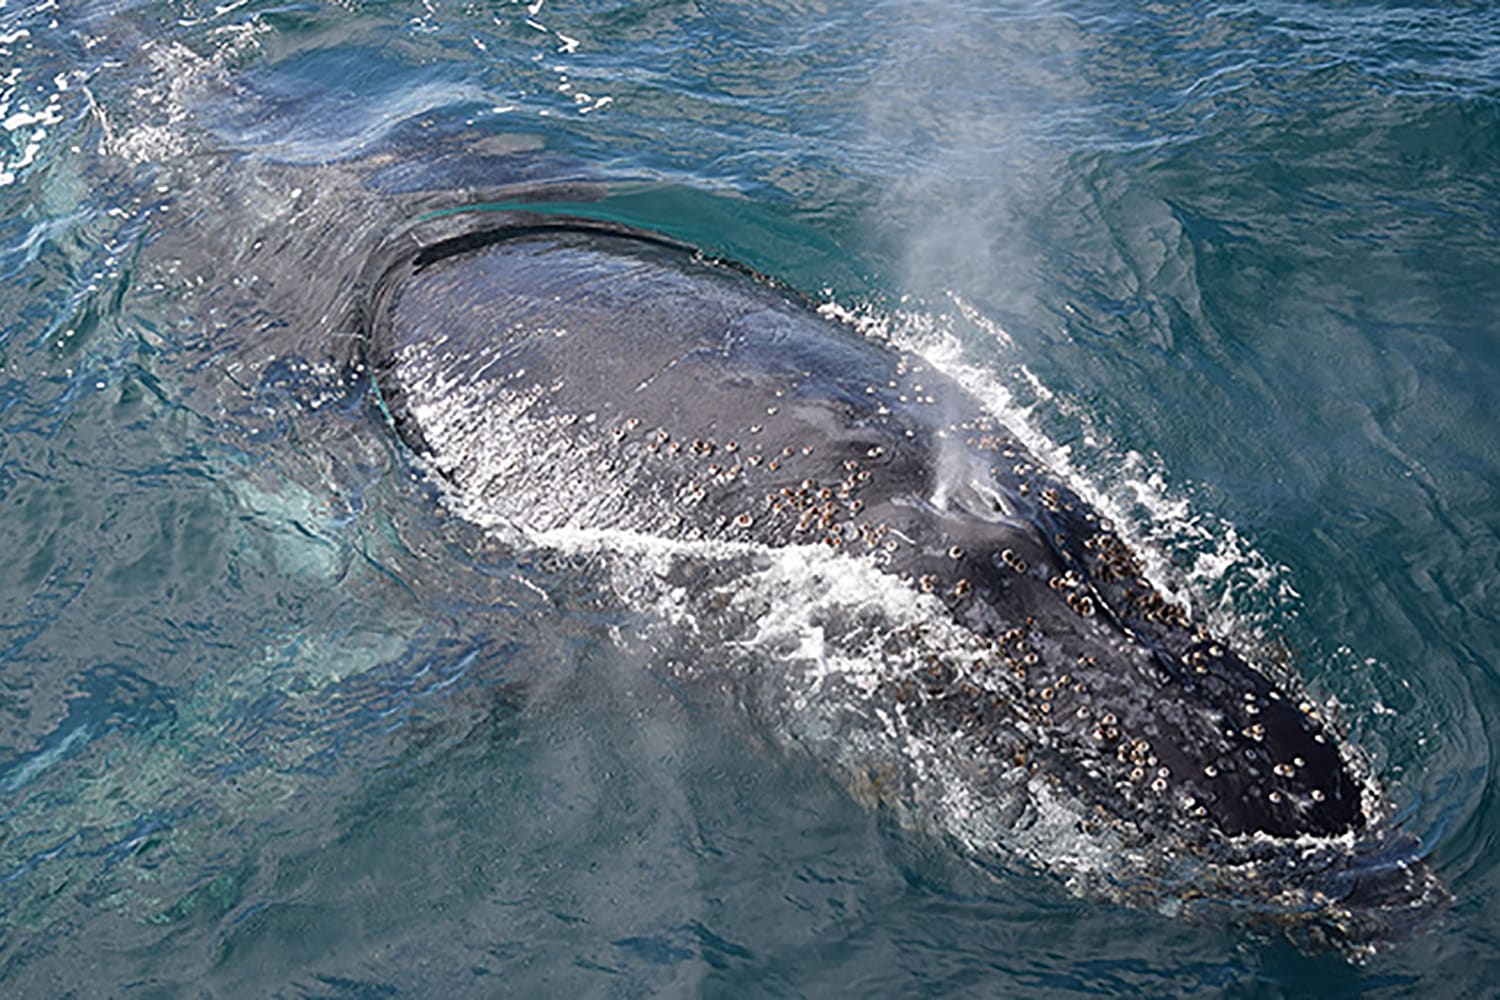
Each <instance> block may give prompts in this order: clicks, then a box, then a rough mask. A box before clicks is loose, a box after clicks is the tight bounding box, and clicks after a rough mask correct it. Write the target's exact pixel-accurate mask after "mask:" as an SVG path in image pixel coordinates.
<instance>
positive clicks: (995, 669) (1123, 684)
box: [354, 204, 1443, 951]
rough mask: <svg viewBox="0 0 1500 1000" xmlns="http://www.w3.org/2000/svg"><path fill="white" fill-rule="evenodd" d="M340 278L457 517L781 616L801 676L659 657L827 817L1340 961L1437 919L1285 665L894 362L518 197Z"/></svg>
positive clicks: (847, 332) (1400, 841) (391, 406)
mask: <svg viewBox="0 0 1500 1000" xmlns="http://www.w3.org/2000/svg"><path fill="white" fill-rule="evenodd" d="M359 284H360V288H361V291H360V306H359V309H358V315H357V317H356V318H355V320H354V326H355V327H356V328H357V330H358V333H359V342H360V350H361V352H362V356H363V360H364V363H365V364H367V365H368V367H369V371H370V373H371V375H372V379H373V383H374V385H375V387H376V392H377V393H378V397H379V402H380V405H381V407H382V408H383V410H384V412H385V413H386V414H387V416H388V418H389V419H390V421H391V422H392V424H393V425H394V427H395V429H396V431H397V433H398V434H399V435H400V437H401V438H402V439H403V440H404V441H405V442H406V443H407V444H408V445H409V446H410V448H411V449H412V451H413V452H414V453H415V454H416V455H417V456H418V457H419V459H420V461H422V462H424V463H425V464H426V466H427V468H428V469H429V470H430V471H431V473H432V474H433V476H434V477H435V478H436V479H438V480H439V481H440V482H441V483H442V484H443V485H444V489H445V491H446V493H447V494H448V496H449V497H450V499H451V500H452V502H454V503H455V505H456V506H457V507H458V508H459V509H460V510H461V511H462V512H463V513H464V514H465V515H466V516H469V517H472V518H475V519H477V520H480V521H482V522H484V523H487V524H492V525H496V526H505V527H506V528H508V529H515V530H518V531H519V532H520V533H521V534H523V535H524V536H525V537H527V538H529V539H531V540H532V544H536V545H539V546H544V547H545V546H552V547H556V548H571V549H573V550H575V551H576V550H578V549H579V548H580V547H581V548H585V549H588V550H589V551H590V552H592V553H593V554H595V555H600V554H607V555H608V556H609V558H611V559H613V561H614V564H615V565H616V566H617V567H618V569H619V572H620V573H621V574H625V575H629V574H632V573H633V577H632V579H633V581H634V582H633V583H632V584H631V586H633V587H636V588H637V590H635V591H633V593H635V594H636V595H637V596H639V594H640V592H641V591H640V589H639V588H641V587H644V588H645V590H646V591H647V592H650V594H651V595H652V599H661V598H663V597H667V598H670V599H671V600H675V601H677V602H678V603H679V604H680V605H682V606H683V607H686V608H688V609H690V610H691V611H692V612H693V613H694V614H693V628H694V629H697V630H699V631H704V632H705V633H708V634H717V635H718V637H719V638H720V639H725V640H728V641H726V642H725V643H724V645H726V646H734V645H736V644H740V645H743V643H744V642H745V641H746V640H748V639H752V638H756V637H763V636H765V635H767V634H774V633H776V631H777V625H778V622H779V621H780V620H782V619H787V618H796V617H797V616H799V615H802V616H803V617H801V618H798V622H799V624H798V626H797V627H798V628H801V629H802V630H803V631H804V632H810V633H813V634H814V637H815V639H816V641H817V642H818V643H822V644H828V646H820V648H819V651H817V652H815V653H813V654H811V655H810V656H806V657H804V659H805V660H806V661H807V662H808V663H810V664H811V665H810V666H804V667H800V668H799V667H795V666H793V665H791V664H792V662H793V661H795V660H796V659H797V654H795V653H794V652H789V653H787V655H786V657H785V660H786V663H784V664H781V665H780V666H778V664H776V663H770V664H767V663H764V662H762V663H760V664H758V665H757V666H755V667H754V668H752V669H746V670H743V671H740V672H739V673H736V672H735V671H732V670H731V671H724V670H717V671H716V670H715V669H713V668H712V667H711V666H705V664H704V662H703V661H704V653H703V647H701V646H700V647H699V648H698V649H697V651H696V652H694V653H691V654H690V655H686V656H670V655H663V657H662V670H663V671H664V672H665V673H667V674H669V675H671V678H672V680H673V681H674V682H693V683H707V684H715V685H719V686H721V687H733V688H735V689H736V690H737V691H738V692H739V693H740V695H741V696H742V697H743V698H744V700H745V701H746V702H748V703H752V704H754V705H755V706H756V708H755V711H757V712H759V713H760V714H762V715H764V716H766V717H767V718H769V719H771V720H772V721H773V724H774V725H775V726H776V727H777V728H779V729H780V730H781V731H782V732H783V733H785V734H790V735H789V736H788V740H789V742H793V743H797V744H800V745H804V746H807V747H809V748H810V749H811V750H813V752H816V753H819V754H821V755H824V756H826V757H827V758H828V759H829V762H830V764H831V765H832V766H834V767H835V769H836V770H838V771H839V773H840V774H841V775H842V776H843V777H844V778H845V780H846V781H847V783H848V786H849V787H850V789H851V790H852V791H853V792H854V793H855V794H857V795H860V796H861V797H864V798H867V799H868V800H869V801H871V802H872V803H877V804H879V805H881V806H882V807H889V808H892V809H894V810H895V811H896V812H898V813H899V814H900V816H901V817H902V819H903V820H904V821H907V822H910V823H912V824H914V825H917V826H921V827H925V828H929V829H934V830H937V831H939V832H943V833H946V834H948V835H951V836H953V837H954V838H956V839H957V840H959V841H960V842H961V843H962V844H963V845H964V846H965V847H967V848H969V849H971V850H972V851H974V852H975V853H976V854H977V855H979V856H981V857H983V856H993V855H999V856H1000V857H1001V858H1002V859H1019V861H1020V862H1021V863H1022V864H1025V865H1030V866H1034V867H1038V868H1041V869H1042V870H1045V871H1048V872H1051V873H1053V874H1056V875H1058V876H1059V877H1061V878H1063V879H1064V880H1065V881H1066V882H1067V883H1068V884H1069V885H1070V886H1071V887H1073V888H1074V889H1076V890H1077V891H1079V892H1081V893H1084V894H1088V895H1096V896H1101V897H1104V898H1108V899H1112V900H1119V901H1123V902H1127V903H1133V904H1140V905H1148V906H1153V907H1156V908H1158V909H1163V910H1167V911H1171V912H1182V913H1187V914H1189V915H1198V916H1207V917H1218V916H1224V915H1228V916H1230V917H1232V918H1233V919H1236V920H1240V921H1242V922H1245V923H1250V924H1255V925H1271V926H1275V927H1276V928H1279V929H1281V930H1284V931H1286V932H1288V933H1290V934H1291V935H1292V936H1293V937H1294V938H1297V939H1299V940H1309V941H1314V942H1332V943H1334V944H1336V945H1339V946H1342V947H1345V948H1347V949H1350V950H1353V951H1358V950H1360V949H1362V948H1367V947H1369V946H1370V945H1371V944H1372V943H1374V942H1376V941H1378V940H1381V939H1383V938H1385V937H1388V936H1390V935H1392V934H1394V933H1399V932H1400V931H1401V930H1403V929H1405V928H1408V927H1410V926H1412V925H1415V924H1417V923H1419V922H1421V921H1422V920H1423V919H1425V918H1426V916H1427V915H1429V914H1430V913H1431V912H1432V911H1433V909H1434V908H1435V907H1434V904H1435V903H1436V902H1438V901H1439V900H1441V899H1442V898H1443V891H1442V889H1441V887H1440V885H1439V884H1438V883H1437V881H1436V879H1435V877H1434V876H1433V875H1432V873H1431V872H1430V870H1429V869H1428V868H1427V867H1426V865H1425V864H1424V863H1423V862H1422V860H1421V859H1420V856H1419V855H1420V849H1419V845H1417V844H1416V843H1415V842H1414V840H1413V839H1412V838H1410V837H1409V836H1408V835H1405V834H1402V833H1399V832H1397V831H1395V830H1394V829H1393V828H1391V826H1390V824H1389V822H1388V816H1387V814H1388V812H1389V807H1388V805H1387V804H1386V803H1385V802H1384V800H1383V798H1382V795H1381V792H1380V790H1379V787H1378V785H1377V784H1376V783H1375V782H1374V781H1373V780H1372V779H1371V778H1370V777H1369V775H1368V773H1367V770H1368V769H1367V767H1366V766H1365V765H1364V763H1363V762H1362V761H1361V759H1360V758H1359V756H1358V754H1357V753H1355V752H1354V751H1353V750H1351V749H1350V748H1349V747H1348V746H1347V745H1346V744H1345V742H1344V741H1343V740H1342V739H1341V737H1340V734H1339V732H1338V729H1337V727H1336V725H1335V724H1334V722H1333V721H1331V720H1330V719H1329V718H1327V717H1325V715H1324V713H1323V711H1322V709H1320V708H1319V707H1318V705H1317V704H1315V702H1314V701H1313V700H1312V699H1311V698H1310V697H1309V696H1308V694H1307V693H1306V691H1305V690H1304V689H1303V688H1302V686H1301V685H1300V683H1299V682H1298V680H1297V678H1296V677H1295V675H1293V674H1292V673H1291V672H1289V671H1287V670H1278V669H1276V668H1274V667H1268V666H1260V665H1256V664H1254V663H1252V652H1251V649H1250V647H1248V646H1247V644H1246V643H1245V642H1244V641H1243V640H1241V639H1239V638H1238V637H1236V636H1233V635H1220V634H1216V633H1215V632H1214V631H1213V630H1212V629H1210V628H1209V627H1208V626H1207V625H1206V624H1205V623H1204V622H1203V621H1201V620H1198V619H1196V618H1195V617H1194V616H1193V615H1192V614H1191V613H1190V611H1189V610H1188V609H1187V608H1186V607H1184V606H1183V605H1182V604H1180V603H1178V602H1175V601H1174V600H1173V599H1172V598H1171V597H1170V596H1169V595H1167V594H1164V593H1163V592H1162V591H1161V590H1160V589H1159V588H1158V587H1157V586H1156V585H1155V584H1154V583H1153V582H1152V580H1151V579H1150V578H1149V576H1148V574H1147V572H1146V569H1145V565H1144V563H1143V560H1142V558H1141V556H1140V554H1139V553H1138V551H1137V550H1136V548H1135V547H1134V546H1132V544H1131V543H1130V541H1129V540H1128V539H1127V538H1126V537H1125V536H1124V535H1123V534H1122V532H1121V531H1120V530H1119V529H1118V528H1117V527H1116V526H1115V525H1113V524H1112V523H1111V522H1110V521H1109V519H1108V518H1106V517H1105V516H1104V515H1102V514H1101V513H1099V512H1098V511H1097V510H1095V509H1094V508H1093V507H1092V506H1091V505H1090V503H1088V502H1087V501H1086V500H1085V499H1084V498H1083V497H1082V496H1081V495H1080V493H1079V492H1078V491H1077V490H1075V489H1074V488H1073V487H1072V486H1071V485H1070V484H1069V483H1068V482H1066V481H1065V480H1064V479H1063V478H1062V477H1060V476H1059V475H1057V474H1056V473H1055V472H1053V471H1052V470H1050V469H1049V468H1048V467H1047V465H1046V464H1045V463H1044V462H1043V461H1042V460H1040V459H1039V458H1038V456H1037V455H1036V454H1034V453H1033V452H1032V450H1030V449H1029V448H1028V447H1027V446H1026V445H1025V444H1024V443H1023V442H1022V441H1021V440H1019V439H1018V437H1017V436H1016V435H1015V434H1014V433H1013V432H1012V430H1011V429H1009V428H1007V427H1006V426H1005V425H1004V424H1003V423H1002V422H1001V421H1000V420H999V419H998V418H997V417H996V416H995V415H994V414H993V413H992V412H990V411H989V410H988V409H986V407H985V405H984V404H983V403H982V402H981V401H980V400H978V399H976V398H975V397H974V396H972V395H970V394H969V393H968V392H967V391H965V389H963V388H962V387H961V386H960V385H959V384H958V383H957V382H955V381H954V379H953V378H951V377H949V376H948V375H946V374H944V373H943V372H942V371H940V370H937V369H936V368H934V367H933V366H932V365H931V364H929V363H928V362H926V361H925V360H923V359H922V358H921V357H919V356H917V355H914V354H911V353H907V352H904V351H902V350H899V349H897V348H895V347H893V346H892V345H889V344H887V343H883V342H881V341H878V340H875V339H872V338H870V337H867V336H865V335H863V334H861V333H859V332H857V331H855V330H854V329H852V328H851V327H850V326H848V325H846V324H844V323H842V322H840V321H838V320H837V319H835V318H832V317H830V316H827V315H824V314H823V313H820V311H819V310H818V309H817V308H816V307H815V305H814V304H812V303H811V302H809V301H808V300H806V299H804V298H803V297H802V296H801V295H799V294H797V293H796V292H794V291H792V290H790V289H787V288H785V287H782V286H780V285H779V284H777V283H776V282H775V281H773V280H771V279H769V278H766V277H764V276H761V275H759V274H756V273H754V272H753V271H751V270H750V269H748V268H745V267H742V266H740V265H737V264H735V263H733V262H729V261H725V260H721V259H716V258H713V257H711V256H708V255H706V254H704V253H701V252H698V251H696V250H695V249H694V248H693V247H691V246H687V245H684V244H681V243H678V242H676V241H675V240H673V239H671V238H668V237H666V236H663V235H660V234H658V233H654V232H649V231H644V230H640V229H635V228H631V227H627V226H623V225H617V224H614V223H611V222H607V221H601V220H600V219H597V218H590V217H586V216H584V215H581V214H568V212H566V211H564V210H560V209H553V210H547V209H546V208H545V207H543V208H540V209H539V208H537V207H536V206H531V207H526V206H517V205H514V204H511V205H495V204H479V205H468V206H464V205H460V206H457V207H455V208H453V209H451V210H443V211H436V212H430V213H428V214H426V215H423V216H420V217H418V218H417V220H416V221H415V222H413V223H412V224H410V225H408V226H406V227H404V228H402V229H401V230H399V231H398V232H397V233H396V234H395V235H394V236H392V237H390V238H388V239H386V240H385V241H384V242H383V243H382V244H381V245H380V246H379V248H378V249H377V250H376V251H375V252H374V253H373V254H372V255H371V257H370V260H369V262H368V264H367V265H366V266H365V271H364V274H363V276H362V278H361V280H360V283H359ZM663 551H665V552H666V553H667V554H666V555H665V556H663V555H662V552H663ZM653 560H655V561H654V562H653ZM788 560H792V561H795V562H796V564H797V566H798V567H799V569H798V571H799V572H802V573H804V574H809V575H810V576H811V578H812V579H814V580H815V581H817V582H818V583H817V585H815V587H814V590H817V589H818V586H821V587H822V588H823V589H825V590H827V591H829V592H833V591H839V592H840V593H843V592H844V591H847V590H848V589H850V586H851V581H852V587H853V589H854V590H856V591H857V590H860V589H862V588H863V589H866V590H870V591H874V590H880V591H881V592H882V593H883V594H884V595H885V598H884V599H883V602H876V603H877V604H878V605H879V606H878V607H874V608H873V609H872V607H869V606H864V607H862V606H860V602H859V601H858V600H852V601H850V600H844V599H842V598H837V597H834V598H829V600H828V602H827V607H826V608H824V609H823V611H822V612H816V611H815V612H813V613H811V614H810V615H808V614H805V612H806V610H807V609H806V608H805V607H802V606H800V605H801V604H805V603H806V602H807V601H808V600H809V598H808V597H807V595H806V594H805V593H803V594H801V595H800V596H798V597H795V598H793V599H791V600H787V599H785V598H784V595H783V597H782V598H780V599H778V598H777V597H776V596H775V594H776V590H775V586H774V581H775V579H776V577H777V574H778V572H781V571H782V570H784V569H785V567H786V565H787V561H788ZM647 564H649V565H647ZM643 566H645V567H646V568H644V569H642V567H643ZM643 580H644V581H645V582H644V583H642V581H643ZM747 595H752V596H747ZM811 600H812V601H813V602H814V603H816V602H817V600H818V598H817V597H816V596H814V597H813V598H811ZM799 602H800V603H799ZM715 619H718V620H720V621H721V622H733V623H735V624H732V625H725V624H719V625H717V626H714V625H712V624H711V623H712V622H713V621H714V620H715ZM715 627H717V628H719V629H720V632H718V633H713V632H712V629H713V628H715ZM829 647H836V648H838V649H842V650H843V652H844V654H846V655H844V659H843V660H841V661H840V662H846V663H847V662H858V664H859V667H858V668H857V669H855V668H850V669H835V668H833V667H831V666H830V662H832V661H835V660H839V656H838V655H835V654H834V653H832V652H829V651H828V649H829ZM773 659H774V657H773ZM726 678H729V679H727V680H726Z"/></svg>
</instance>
